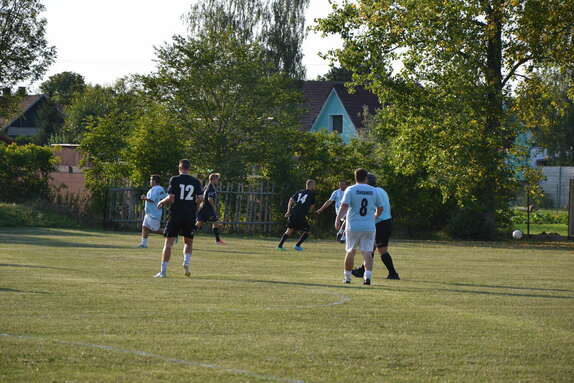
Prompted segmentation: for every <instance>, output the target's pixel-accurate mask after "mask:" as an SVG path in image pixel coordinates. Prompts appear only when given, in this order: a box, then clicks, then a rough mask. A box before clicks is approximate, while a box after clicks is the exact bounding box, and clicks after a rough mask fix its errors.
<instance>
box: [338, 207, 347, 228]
mask: <svg viewBox="0 0 574 383" xmlns="http://www.w3.org/2000/svg"><path fill="white" fill-rule="evenodd" d="M347 210H349V204H348V203H344V204H342V205H341V210H339V214H337V218H335V229H337V230H339V229H340V228H341V219H343V217H345V215H346V214H347Z"/></svg>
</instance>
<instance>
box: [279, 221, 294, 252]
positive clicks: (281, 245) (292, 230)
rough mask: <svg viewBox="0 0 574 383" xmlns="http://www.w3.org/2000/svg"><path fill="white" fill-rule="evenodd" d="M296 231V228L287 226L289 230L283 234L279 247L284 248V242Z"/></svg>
mask: <svg viewBox="0 0 574 383" xmlns="http://www.w3.org/2000/svg"><path fill="white" fill-rule="evenodd" d="M294 231H295V229H293V228H292V227H289V226H287V230H285V233H283V236H282V237H281V240H280V241H279V244H278V245H277V249H281V250H283V244H284V243H285V241H286V240H287V238H289V237H290V236H291V235H292V234H293V232H294Z"/></svg>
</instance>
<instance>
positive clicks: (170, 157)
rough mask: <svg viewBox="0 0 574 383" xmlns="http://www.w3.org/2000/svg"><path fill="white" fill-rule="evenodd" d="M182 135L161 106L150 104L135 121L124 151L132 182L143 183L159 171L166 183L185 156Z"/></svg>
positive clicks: (184, 144) (183, 133)
mask: <svg viewBox="0 0 574 383" xmlns="http://www.w3.org/2000/svg"><path fill="white" fill-rule="evenodd" d="M185 137H186V135H185V132H184V131H183V129H182V128H181V127H178V125H177V124H175V122H174V121H173V118H172V117H171V116H170V115H169V114H168V112H167V110H166V108H165V107H164V106H162V105H159V104H157V103H150V104H149V105H148V106H147V107H146V111H145V112H144V113H143V114H142V115H141V117H139V118H138V119H137V120H136V121H135V128H134V130H133V131H132V132H131V134H130V137H129V138H128V142H127V144H128V149H127V150H125V153H126V155H125V158H126V160H127V162H128V163H129V166H130V178H131V180H132V183H133V184H134V185H142V186H144V185H147V182H148V180H149V176H150V175H151V174H159V175H160V176H161V179H162V183H164V184H166V183H167V180H169V178H170V177H171V176H172V175H174V172H175V171H176V169H177V163H178V161H179V160H180V159H182V158H184V157H185V156H186V138H185Z"/></svg>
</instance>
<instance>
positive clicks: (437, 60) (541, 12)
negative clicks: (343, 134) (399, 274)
mask: <svg viewBox="0 0 574 383" xmlns="http://www.w3.org/2000/svg"><path fill="white" fill-rule="evenodd" d="M573 19H574V4H573V3H572V2H565V1H562V0H549V1H541V0H528V1H503V0H483V1H456V2H454V1H451V2H449V1H447V2H445V1H442V0H417V1H414V0H398V1H391V0H384V1H377V2H373V1H366V0H365V1H361V0H360V1H356V2H349V1H344V2H343V4H342V5H341V6H336V5H335V7H334V10H333V12H332V14H331V15H329V16H328V17H327V18H325V19H322V20H319V24H318V29H319V30H321V31H323V32H325V33H327V34H338V35H340V36H341V37H342V39H343V48H342V49H339V50H334V51H333V52H331V54H332V56H333V57H335V58H336V59H337V60H338V62H340V63H341V65H342V66H344V67H345V68H348V69H349V70H351V71H353V79H354V80H355V83H356V84H361V85H364V86H366V88H367V89H369V90H371V91H372V92H374V93H375V94H377V95H378V96H379V98H380V100H381V103H382V104H383V105H385V108H382V109H381V111H380V113H379V115H378V123H377V125H376V126H375V127H374V129H373V134H374V136H375V137H376V138H377V140H378V141H379V142H382V143H384V145H385V146H386V147H387V150H388V152H389V156H388V161H389V163H390V164H391V166H392V167H393V168H394V169H395V171H396V173H397V174H400V175H404V176H412V175H415V174H418V175H421V176H422V177H423V178H420V179H419V180H418V182H417V184H418V185H419V186H421V187H427V188H434V189H437V190H440V192H441V194H442V195H443V199H444V200H445V201H448V200H449V199H451V198H454V199H455V201H457V203H458V204H459V205H460V206H465V207H466V209H471V210H472V211H473V212H474V213H475V214H474V218H475V220H476V221H480V222H481V224H476V225H475V226H477V227H483V228H486V230H487V231H486V232H483V233H480V236H481V237H484V238H492V237H493V236H494V235H495V229H496V215H495V212H496V211H497V209H499V208H503V207H505V206H506V205H507V201H508V198H510V195H511V192H512V190H513V188H514V186H515V185H514V181H513V178H512V177H511V170H510V169H509V166H508V163H507V161H506V153H507V151H508V149H509V148H510V147H511V145H512V142H513V140H514V137H515V136H516V134H517V132H518V129H519V128H520V125H518V124H514V123H513V121H512V118H511V116H512V114H511V113H512V111H511V110H510V108H508V107H505V105H509V104H510V102H509V100H510V98H511V96H512V93H511V92H512V87H511V85H512V84H515V85H516V84H518V85H519V84H521V83H525V82H528V81H529V79H528V74H529V73H533V72H535V71H537V70H538V69H539V68H541V67H545V66H548V65H549V64H550V63H552V64H553V65H554V66H556V67H559V68H561V70H564V69H565V68H571V67H572V65H574V63H573V61H572V60H571V57H573V55H574V46H573V45H572V43H571V41H572V23H571V21H572V20H573ZM397 63H400V66H399V65H397Z"/></svg>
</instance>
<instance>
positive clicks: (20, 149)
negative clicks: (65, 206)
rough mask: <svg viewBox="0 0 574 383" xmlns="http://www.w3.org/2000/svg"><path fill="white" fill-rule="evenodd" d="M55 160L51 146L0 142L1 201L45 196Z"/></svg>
mask: <svg viewBox="0 0 574 383" xmlns="http://www.w3.org/2000/svg"><path fill="white" fill-rule="evenodd" d="M56 162H57V161H56V159H55V158H54V155H53V153H52V151H51V150H50V148H46V147H41V146H37V145H32V144H29V145H23V146H20V145H16V144H10V145H4V144H0V177H1V178H2V188H0V201H8V202H12V201H15V202H16V201H23V200H26V199H30V198H45V197H47V196H48V192H49V187H48V177H49V174H50V172H52V171H54V170H55V164H56Z"/></svg>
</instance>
